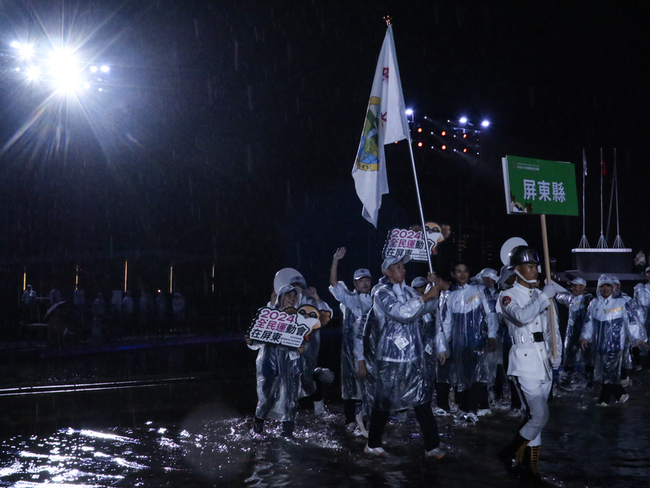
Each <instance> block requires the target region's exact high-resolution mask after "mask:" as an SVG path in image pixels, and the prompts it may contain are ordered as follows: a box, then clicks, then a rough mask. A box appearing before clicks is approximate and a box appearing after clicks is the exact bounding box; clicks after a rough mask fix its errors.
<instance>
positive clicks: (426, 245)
mask: <svg viewBox="0 0 650 488" xmlns="http://www.w3.org/2000/svg"><path fill="white" fill-rule="evenodd" d="M384 20H385V21H386V26H390V25H391V23H392V17H391V16H390V15H386V16H385V17H384ZM406 135H407V141H408V144H409V154H410V155H411V167H412V168H413V179H414V180H415V193H416V195H417V197H418V209H419V210H420V221H421V222H422V240H423V241H424V248H425V249H426V250H427V263H428V264H429V272H430V273H433V264H432V263H431V250H430V249H429V239H427V226H426V222H425V221H424V211H423V210H422V197H421V196H420V184H419V183H418V173H417V171H416V169H415V156H413V139H411V126H410V124H409V126H408V131H407V132H406Z"/></svg>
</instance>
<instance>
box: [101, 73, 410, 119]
mask: <svg viewBox="0 0 650 488" xmlns="http://www.w3.org/2000/svg"><path fill="white" fill-rule="evenodd" d="M102 69H103V66H102ZM106 71H108V66H107V67H106ZM406 115H413V109H410V108H407V109H406Z"/></svg>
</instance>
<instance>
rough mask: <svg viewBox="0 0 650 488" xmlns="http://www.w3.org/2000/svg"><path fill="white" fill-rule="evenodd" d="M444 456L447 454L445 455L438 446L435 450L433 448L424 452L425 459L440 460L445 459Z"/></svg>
mask: <svg viewBox="0 0 650 488" xmlns="http://www.w3.org/2000/svg"><path fill="white" fill-rule="evenodd" d="M445 454H447V453H446V452H445V450H444V449H443V448H442V447H440V446H438V447H436V448H433V449H431V450H430V451H424V456H425V457H432V458H434V459H442V458H443V457H445Z"/></svg>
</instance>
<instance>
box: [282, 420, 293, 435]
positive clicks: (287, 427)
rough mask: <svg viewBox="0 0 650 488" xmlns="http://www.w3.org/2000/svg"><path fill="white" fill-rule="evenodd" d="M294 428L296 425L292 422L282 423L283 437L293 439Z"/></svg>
mask: <svg viewBox="0 0 650 488" xmlns="http://www.w3.org/2000/svg"><path fill="white" fill-rule="evenodd" d="M293 427H294V423H293V422H291V421H287V422H282V437H287V438H292V437H293Z"/></svg>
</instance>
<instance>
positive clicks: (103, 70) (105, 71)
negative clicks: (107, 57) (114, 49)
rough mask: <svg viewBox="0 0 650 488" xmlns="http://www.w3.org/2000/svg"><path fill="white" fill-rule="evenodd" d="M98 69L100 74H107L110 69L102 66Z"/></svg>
mask: <svg viewBox="0 0 650 488" xmlns="http://www.w3.org/2000/svg"><path fill="white" fill-rule="evenodd" d="M99 69H100V70H101V72H102V73H108V72H109V71H110V68H109V67H108V66H106V65H104V66H102V67H101V68H99Z"/></svg>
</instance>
